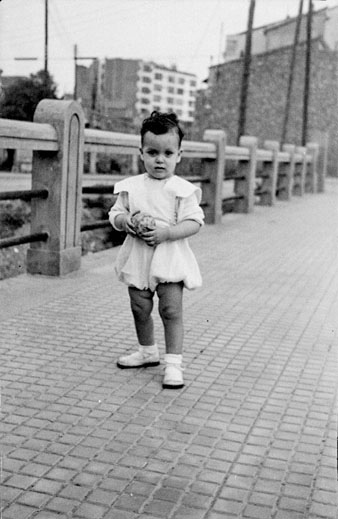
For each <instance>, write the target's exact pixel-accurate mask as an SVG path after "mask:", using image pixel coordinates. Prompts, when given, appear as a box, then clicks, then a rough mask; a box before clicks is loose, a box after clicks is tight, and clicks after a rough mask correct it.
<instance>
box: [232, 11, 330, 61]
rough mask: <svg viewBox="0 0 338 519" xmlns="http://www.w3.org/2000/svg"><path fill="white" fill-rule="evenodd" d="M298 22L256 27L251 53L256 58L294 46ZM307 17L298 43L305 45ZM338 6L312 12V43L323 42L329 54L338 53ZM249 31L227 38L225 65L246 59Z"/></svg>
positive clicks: (280, 22)
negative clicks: (258, 55) (331, 52)
mask: <svg viewBox="0 0 338 519" xmlns="http://www.w3.org/2000/svg"><path fill="white" fill-rule="evenodd" d="M296 23H297V18H296V17H292V18H291V17H287V18H286V19H285V20H282V21H279V22H276V23H271V24H269V25H264V26H261V27H256V28H254V29H253V32H252V46H251V52H252V54H253V55H256V54H263V53H266V52H271V51H274V50H276V49H281V48H283V47H288V46H290V45H292V44H293V41H294V34H295V29H296ZM306 26H307V14H303V15H302V19H301V24H300V32H299V43H303V42H305V41H306V31H307V28H306ZM337 27H338V6H336V7H331V8H328V7H325V8H323V9H319V10H318V11H314V12H313V16H312V30H311V32H312V39H321V41H322V44H323V45H324V46H326V47H327V48H328V49H330V50H337V49H338V32H337ZM245 39H246V31H244V32H240V33H237V34H230V35H228V36H227V37H226V44H225V52H224V54H223V58H224V61H225V62H228V61H232V60H236V59H240V58H241V57H242V56H243V55H244V49H245Z"/></svg>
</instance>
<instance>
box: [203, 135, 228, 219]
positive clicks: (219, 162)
mask: <svg viewBox="0 0 338 519" xmlns="http://www.w3.org/2000/svg"><path fill="white" fill-rule="evenodd" d="M203 140H204V141H207V142H214V143H215V144H216V154H217V158H216V160H213V159H203V160H202V162H203V173H202V175H203V179H205V180H206V182H203V183H202V190H203V201H204V202H205V203H206V204H207V205H206V207H204V208H203V209H204V214H205V223H214V224H217V223H220V222H221V221H222V216H223V210H222V198H223V180H224V173H225V147H226V133H225V132H224V131H223V130H205V132H204V135H203Z"/></svg>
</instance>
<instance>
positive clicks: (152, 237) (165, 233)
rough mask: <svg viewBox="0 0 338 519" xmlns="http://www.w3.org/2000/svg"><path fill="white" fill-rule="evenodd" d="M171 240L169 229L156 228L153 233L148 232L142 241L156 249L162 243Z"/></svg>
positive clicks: (144, 234) (143, 235)
mask: <svg viewBox="0 0 338 519" xmlns="http://www.w3.org/2000/svg"><path fill="white" fill-rule="evenodd" d="M168 238H169V227H156V229H154V230H153V231H147V232H144V233H143V234H142V239H143V240H144V241H145V242H146V244H147V245H150V247H155V246H156V245H159V244H160V243H162V242H164V241H167V240H168Z"/></svg>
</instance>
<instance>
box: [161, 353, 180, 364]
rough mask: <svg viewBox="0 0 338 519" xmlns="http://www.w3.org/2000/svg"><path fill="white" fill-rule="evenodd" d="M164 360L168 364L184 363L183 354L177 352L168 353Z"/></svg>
mask: <svg viewBox="0 0 338 519" xmlns="http://www.w3.org/2000/svg"><path fill="white" fill-rule="evenodd" d="M164 362H166V363H167V364H176V365H179V366H180V365H181V364H182V355H181V354H176V353H166V354H165V355H164Z"/></svg>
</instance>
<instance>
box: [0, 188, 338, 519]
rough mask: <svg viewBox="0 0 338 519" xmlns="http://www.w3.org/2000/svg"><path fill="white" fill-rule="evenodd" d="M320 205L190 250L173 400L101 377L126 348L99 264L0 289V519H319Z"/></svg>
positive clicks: (329, 308) (326, 335)
mask: <svg viewBox="0 0 338 519" xmlns="http://www.w3.org/2000/svg"><path fill="white" fill-rule="evenodd" d="M337 193H338V184H337V182H333V181H330V182H328V185H327V189H326V193H325V194H318V195H305V196H304V197H302V198H296V197H295V198H293V199H292V201H291V202H278V203H277V205H276V206H275V207H273V208H262V207H256V208H255V211H254V213H253V214H251V215H226V216H225V217H224V219H223V223H222V225H219V226H207V227H205V228H204V229H203V230H202V231H201V232H200V233H199V234H198V235H197V236H194V237H193V238H192V239H191V245H192V247H193V249H194V250H195V252H196V255H197V257H198V259H199V263H200V266H201V270H202V272H203V278H204V285H203V288H202V289H199V290H197V291H194V292H186V293H185V330H186V334H185V367H186V369H185V381H186V386H185V388H184V389H183V390H181V391H170V390H162V388H161V380H162V368H161V366H160V367H156V368H150V369H138V370H132V372H131V371H127V370H122V371H121V370H119V369H118V368H117V367H116V364H115V361H116V358H117V357H118V356H119V355H120V354H121V353H123V352H125V351H126V350H132V349H133V348H134V344H135V338H134V329H133V324H132V319H131V314H130V311H129V303H128V297H127V291H126V288H125V287H124V286H123V285H122V284H119V283H118V282H117V281H116V279H115V276H114V273H113V260H114V258H115V256H116V252H117V250H116V249H114V250H110V251H105V252H103V253H100V254H96V255H93V256H92V257H90V258H89V257H88V258H85V259H84V261H83V268H82V269H81V271H80V272H78V273H74V274H72V275H69V276H66V277H65V278H63V279H49V278H32V277H29V276H20V277H19V278H15V279H10V280H6V281H2V282H1V287H0V288H1V294H0V303H1V317H0V326H1V336H0V345H1V346H0V354H1V363H0V370H1V371H0V376H1V421H0V443H1V496H0V500H1V507H2V515H1V519H33V518H34V519H66V518H72V519H73V518H74V519H139V518H144V519H161V518H166V519H190V518H191V519H232V518H242V519H304V518H308V519H336V518H337V480H336V457H337V456H336V454H337V450H336V437H337V429H336V423H337V420H336V419H337V411H336V392H337V335H338V334H337V316H338V297H337V296H338V269H337V265H338V240H337V223H338V218H337V206H338V204H337V201H338V197H337ZM155 322H156V330H157V334H158V339H159V343H160V347H161V352H162V354H163V352H164V348H163V332H162V328H161V325H160V321H159V318H158V316H157V315H156V317H155Z"/></svg>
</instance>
